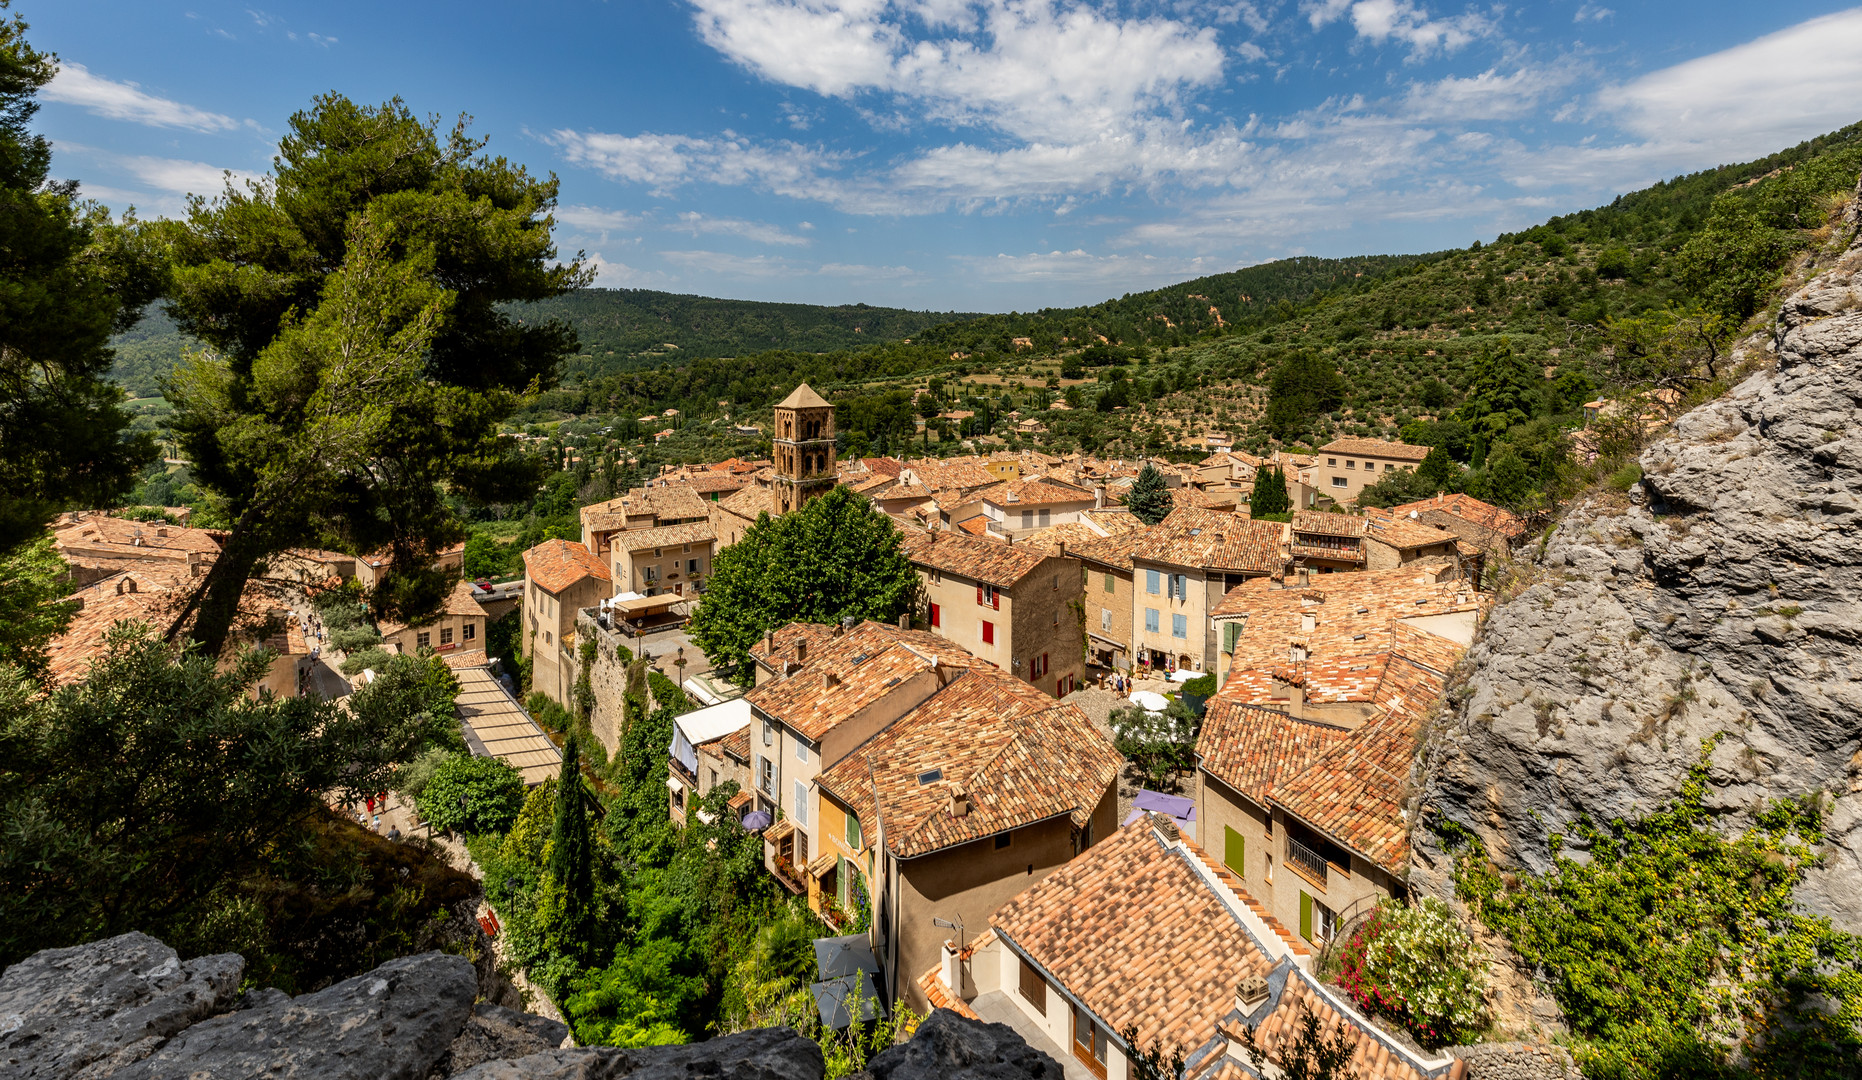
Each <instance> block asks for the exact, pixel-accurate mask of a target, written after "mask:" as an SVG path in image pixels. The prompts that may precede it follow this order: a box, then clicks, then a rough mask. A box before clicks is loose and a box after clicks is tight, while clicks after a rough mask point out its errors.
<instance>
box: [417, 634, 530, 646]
mask: <svg viewBox="0 0 1862 1080" xmlns="http://www.w3.org/2000/svg"><path fill="white" fill-rule="evenodd" d="M432 641H433V635H432V634H429V633H427V632H426V631H425V630H422V631H420V632H419V633H417V634H415V635H414V648H416V649H424V648H426V647H427V645H428V644H429V643H431V642H432ZM549 641H550V636H549V634H548V633H547V632H546V633H545V634H544V635H543V643H544V644H545V645H548V644H549Z"/></svg>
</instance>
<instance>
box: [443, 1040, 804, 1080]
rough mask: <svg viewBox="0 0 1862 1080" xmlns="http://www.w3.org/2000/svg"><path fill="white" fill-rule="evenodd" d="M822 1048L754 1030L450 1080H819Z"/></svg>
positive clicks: (535, 1058)
mask: <svg viewBox="0 0 1862 1080" xmlns="http://www.w3.org/2000/svg"><path fill="white" fill-rule="evenodd" d="M826 1071H827V1063H826V1062H825V1061H824V1060H823V1059H822V1057H821V1048H820V1047H819V1046H816V1045H815V1044H814V1043H813V1042H812V1041H810V1040H808V1039H805V1038H803V1037H802V1036H800V1035H798V1034H796V1032H795V1031H794V1029H792V1028H758V1029H756V1030H755V1031H745V1032H740V1033H738V1034H736V1035H725V1036H722V1037H720V1038H716V1039H712V1040H709V1041H708V1042H702V1043H693V1044H691V1045H689V1046H649V1047H644V1048H642V1049H639V1050H622V1049H618V1048H616V1047H611V1046H598V1047H589V1048H586V1049H572V1050H552V1051H549V1052H548V1053H543V1054H532V1055H530V1056H528V1057H520V1058H515V1059H512V1060H509V1061H489V1062H486V1063H485V1064H483V1065H479V1066H476V1067H474V1068H471V1069H467V1070H466V1071H465V1072H462V1073H458V1074H456V1075H455V1076H454V1078H453V1080H618V1078H619V1077H627V1078H628V1080H685V1078H687V1077H699V1076H715V1077H730V1078H731V1080H821V1077H822V1075H823V1074H824V1073H826Z"/></svg>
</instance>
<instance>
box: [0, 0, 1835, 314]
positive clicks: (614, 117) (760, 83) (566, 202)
mask: <svg viewBox="0 0 1862 1080" xmlns="http://www.w3.org/2000/svg"><path fill="white" fill-rule="evenodd" d="M14 10H15V11H16V12H18V13H20V14H23V15H24V16H25V17H26V18H27V20H28V21H29V22H31V23H32V25H33V30H32V39H33V40H34V42H35V43H36V44H38V45H39V47H41V48H44V49H49V50H52V51H55V52H56V53H57V54H58V55H59V57H60V60H61V61H62V64H63V69H62V70H61V72H60V74H59V77H58V78H57V79H56V80H55V81H54V82H53V84H52V85H51V86H50V87H49V88H48V89H47V91H46V92H45V94H44V95H43V100H44V108H43V109H42V111H41V112H40V114H39V118H38V125H39V127H40V129H41V130H43V131H44V132H45V133H46V134H48V135H49V136H50V137H51V138H52V139H53V140H54V143H55V147H56V150H57V157H56V160H55V165H54V168H55V170H56V172H57V174H58V175H60V176H68V177H75V178H77V179H79V180H80V181H82V182H83V184H84V189H85V191H86V192H87V193H89V194H90V195H91V196H92V197H94V198H97V199H99V200H101V201H103V202H104V203H105V204H106V205H109V206H111V207H112V208H115V209H118V210H120V209H121V208H122V207H124V206H126V205H129V204H131V203H133V204H134V205H136V207H137V208H138V210H139V212H140V213H141V214H142V215H143V216H144V217H149V216H155V215H160V214H174V213H178V212H179V210H180V208H181V206H182V198H183V196H184V194H185V193H187V192H202V193H212V192H213V191H215V190H217V189H218V187H219V184H220V172H221V170H223V169H231V170H233V171H234V172H235V173H236V174H253V175H256V174H260V173H263V172H264V171H265V170H266V169H267V168H269V166H270V162H271V156H272V154H273V152H274V149H275V147H276V143H277V140H278V137H279V134H280V133H281V132H282V131H283V130H284V127H285V122H286V119H287V118H288V117H289V115H290V114H291V113H292V112H293V111H295V110H297V109H300V108H302V107H304V106H305V105H306V104H307V103H308V102H309V100H310V98H311V96H312V95H314V94H317V93H320V92H323V91H326V90H331V89H334V90H338V91H341V92H343V93H345V94H348V95H350V96H351V97H353V98H356V99H358V100H363V101H380V100H383V99H385V98H387V97H390V96H393V95H397V94H398V95H400V96H401V97H403V98H405V99H406V100H407V102H408V104H409V105H410V106H411V107H412V108H414V109H415V110H416V111H417V112H421V113H429V112H435V113H440V114H443V115H444V116H447V117H451V116H453V115H455V114H457V113H460V112H466V113H470V114H472V115H473V117H475V130H476V131H477V132H478V133H480V134H483V135H487V136H490V138H491V140H492V142H491V149H492V151H494V152H496V153H500V154H504V155H506V156H508V157H510V158H512V159H514V160H517V161H520V162H523V163H525V164H526V165H528V166H530V167H531V168H532V169H534V170H536V171H538V172H548V171H552V170H553V171H554V172H555V173H556V174H557V175H558V176H560V177H561V179H562V209H561V210H560V211H559V212H558V215H557V219H558V232H557V235H558V242H559V244H560V245H561V247H562V249H563V253H564V255H565V257H567V256H570V255H573V254H574V253H575V252H576V251H578V250H581V251H585V252H586V253H587V257H588V258H590V259H591V260H593V261H594V262H595V264H596V265H597V266H598V268H599V270H600V278H599V281H600V283H601V284H604V285H611V286H632V287H642V288H658V289H668V290H672V291H677V292H692V293H702V294H706V295H713V296H733V297H744V298H751V299H769V300H799V301H808V302H816V303H851V302H854V301H866V302H868V303H874V304H889V305H901V306H908V307H920V308H934V309H940V310H942V309H953V308H954V309H959V310H972V311H1001V310H1009V309H1023V310H1026V309H1031V308H1036V307H1041V306H1044V305H1070V304H1078V303H1088V302H1093V301H1097V300H1100V299H1104V298H1105V297H1108V296H1116V295H1118V294H1121V293H1124V292H1128V291H1134V290H1138V289H1144V288H1150V287H1153V286H1156V285H1160V284H1165V283H1168V282H1171V281H1178V280H1183V279H1185V278H1190V277H1194V276H1197V275H1199V274H1206V273H1215V272H1219V271H1223V270H1229V269H1233V268H1235V267H1237V266H1243V265H1247V264H1251V263H1256V262H1261V261H1264V260H1268V259H1274V258H1281V257H1284V256H1287V255H1295V254H1316V255H1347V254H1357V253H1366V252H1395V251H1429V250H1436V249H1440V248H1447V247H1460V246H1465V245H1466V244H1468V243H1470V242H1471V241H1473V240H1476V239H1487V238H1491V237H1492V236H1493V235H1494V234H1495V233H1497V232H1501V231H1506V230H1510V229H1515V228H1519V227H1521V226H1524V225H1529V224H1531V223H1533V222H1536V221H1539V220H1542V219H1544V218H1545V217H1547V216H1550V215H1552V214H1556V213H1562V212H1566V211H1570V210H1576V209H1581V208H1583V207H1586V206H1592V205H1596V204H1598V203H1602V202H1607V201H1608V200H1609V199H1610V198H1611V197H1612V196H1614V195H1615V194H1616V193H1618V192H1620V191H1625V190H1630V189H1633V188H1635V187H1638V186H1641V185H1643V184H1646V183H1648V182H1650V181H1652V180H1656V179H1660V178H1662V177H1665V176H1669V175H1673V174H1675V173H1680V172H1687V171H1691V170H1695V169H1699V168H1704V167H1708V166H1712V165H1716V164H1720V163H1722V162H1727V161H1736V160H1742V159H1746V158H1751V157H1756V156H1759V155H1762V154H1765V153H1768V152H1770V151H1772V150H1775V149H1779V148H1781V147H1784V146H1788V145H1791V144H1793V143H1795V142H1797V141H1800V140H1802V139H1804V138H1806V137H1808V136H1811V135H1815V134H1819V133H1821V132H1824V131H1828V130H1832V129H1834V128H1837V127H1841V126H1843V125H1845V124H1848V123H1851V122H1854V121H1856V120H1858V119H1862V59H1859V58H1862V8H1846V7H1844V6H1842V5H1839V4H1823V3H1766V4H1760V3H1753V2H1750V0H1746V2H1724V0H1689V2H1670V3H1632V2H1630V0H1606V2H1605V3H1596V2H1587V0H1556V2H1546V3H1536V4H1523V5H1516V6H1515V5H1504V4H1498V3H1491V4H1476V5H1466V6H1458V5H1452V4H1447V3H1439V2H1433V0H1429V2H1423V0H1278V2H1276V0H612V2H600V0H528V2H526V3H522V4H511V3H508V2H505V3H493V2H490V0H452V2H449V3H444V4H441V3H416V2H412V0H403V2H395V3H381V2H380V0H375V2H371V3H361V2H350V0H318V2H316V3H284V2H267V3H255V4H251V5H247V4H243V3H236V2H233V3H222V2H218V0H192V2H184V3H167V2H163V0H15V3H14Z"/></svg>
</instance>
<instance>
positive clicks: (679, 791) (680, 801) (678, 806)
mask: <svg viewBox="0 0 1862 1080" xmlns="http://www.w3.org/2000/svg"><path fill="white" fill-rule="evenodd" d="M672 808H673V809H674V810H677V811H679V812H680V813H684V812H685V785H684V784H680V785H678V786H677V787H675V788H673V789H672Z"/></svg>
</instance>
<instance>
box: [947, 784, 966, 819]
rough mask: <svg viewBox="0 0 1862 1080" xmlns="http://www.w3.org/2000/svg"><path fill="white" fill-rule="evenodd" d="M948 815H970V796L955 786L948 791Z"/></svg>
mask: <svg viewBox="0 0 1862 1080" xmlns="http://www.w3.org/2000/svg"><path fill="white" fill-rule="evenodd" d="M950 816H951V817H969V816H970V797H969V796H968V795H965V794H964V793H963V792H962V791H959V790H958V789H956V788H952V789H951V792H950Z"/></svg>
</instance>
